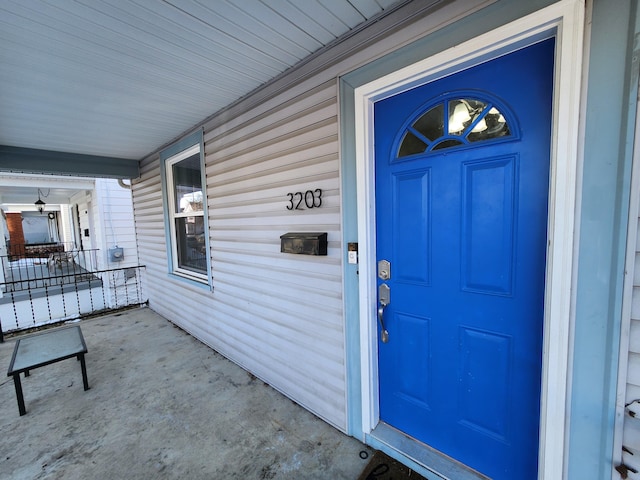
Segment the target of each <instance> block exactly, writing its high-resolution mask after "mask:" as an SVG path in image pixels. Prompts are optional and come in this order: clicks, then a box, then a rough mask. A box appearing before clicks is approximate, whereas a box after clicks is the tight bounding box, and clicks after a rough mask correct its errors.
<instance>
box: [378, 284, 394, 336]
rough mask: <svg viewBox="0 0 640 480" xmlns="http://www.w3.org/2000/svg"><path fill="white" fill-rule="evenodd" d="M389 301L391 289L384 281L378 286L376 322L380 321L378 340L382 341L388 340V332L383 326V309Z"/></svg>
mask: <svg viewBox="0 0 640 480" xmlns="http://www.w3.org/2000/svg"><path fill="white" fill-rule="evenodd" d="M390 302H391V290H390V289H389V285H387V284H386V283H383V284H381V285H380V286H379V287H378V322H380V340H382V343H387V342H388V341H389V332H388V330H387V329H386V328H385V327H384V309H385V308H386V307H387V305H389V303H390Z"/></svg>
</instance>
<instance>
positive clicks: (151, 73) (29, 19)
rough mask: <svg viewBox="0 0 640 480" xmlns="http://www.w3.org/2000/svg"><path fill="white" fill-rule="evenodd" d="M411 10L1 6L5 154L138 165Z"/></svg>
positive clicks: (284, 1) (19, 0)
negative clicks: (323, 53)
mask: <svg viewBox="0 0 640 480" xmlns="http://www.w3.org/2000/svg"><path fill="white" fill-rule="evenodd" d="M402 3H406V1H397V0H209V1H206V0H130V1H123V0H100V1H98V0H56V1H45V0H29V1H24V0H0V146H1V145H4V146H9V147H21V148H30V149H42V150H49V151H59V152H68V153H79V154H87V155H98V156H106V157H115V158H121V159H122V158H124V159H132V160H138V159H140V158H142V157H143V156H145V155H146V154H148V153H150V152H152V151H154V150H156V149H157V148H159V147H160V146H162V145H164V144H166V143H167V142H169V141H171V140H172V139H174V138H175V137H177V136H178V135H180V134H181V133H183V132H185V131H187V130H189V129H190V128H192V127H194V126H195V125H197V124H198V123H200V122H202V121H203V120H204V119H205V118H207V117H208V116H210V115H211V114H213V113H215V112H216V111H218V110H220V109H222V108H224V107H226V106H228V105H229V104H231V103H233V102H234V101H236V100H237V99H239V98H241V97H243V96H245V95H246V94H248V93H249V92H251V91H252V90H254V89H256V88H258V87H259V86H260V85H262V84H264V83H265V82H268V81H269V80H271V79H273V78H274V77H276V76H278V75H279V74H281V73H282V72H284V71H285V70H287V69H288V68H290V67H291V66H293V65H295V64H297V63H299V62H301V61H302V60H304V59H305V58H308V57H309V56H310V55H313V54H314V52H317V51H319V50H321V49H323V47H326V46H327V45H329V44H331V43H332V42H335V41H336V40H337V39H338V38H340V37H341V36H343V35H348V34H349V33H350V32H354V31H356V30H357V29H358V28H359V26H361V25H363V24H365V23H366V22H367V21H370V20H372V19H375V17H377V16H379V15H382V14H384V13H385V12H388V11H389V10H390V9H392V8H394V6H397V5H399V4H402ZM0 167H1V165H0Z"/></svg>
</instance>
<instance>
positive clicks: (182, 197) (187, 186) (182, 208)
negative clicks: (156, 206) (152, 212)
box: [171, 152, 203, 213]
mask: <svg viewBox="0 0 640 480" xmlns="http://www.w3.org/2000/svg"><path fill="white" fill-rule="evenodd" d="M171 170H172V175H173V185H174V187H173V188H174V198H175V199H176V205H175V206H174V208H175V209H176V210H175V211H176V213H183V212H184V213H187V212H202V202H203V197H202V175H201V174H200V152H198V153H196V154H194V155H192V156H190V157H188V158H185V159H184V160H180V161H179V162H176V163H175V164H174V165H173V167H172V169H171Z"/></svg>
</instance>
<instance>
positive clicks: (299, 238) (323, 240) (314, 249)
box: [280, 232, 327, 255]
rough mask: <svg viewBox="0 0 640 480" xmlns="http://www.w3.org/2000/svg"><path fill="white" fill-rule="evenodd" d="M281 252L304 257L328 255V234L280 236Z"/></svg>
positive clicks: (312, 233) (305, 233)
mask: <svg viewBox="0 0 640 480" xmlns="http://www.w3.org/2000/svg"><path fill="white" fill-rule="evenodd" d="M280 251H281V252H282V253H299V254H302V255H326V254H327V234H326V233H316V232H299V233H296V232H289V233H285V234H284V235H280Z"/></svg>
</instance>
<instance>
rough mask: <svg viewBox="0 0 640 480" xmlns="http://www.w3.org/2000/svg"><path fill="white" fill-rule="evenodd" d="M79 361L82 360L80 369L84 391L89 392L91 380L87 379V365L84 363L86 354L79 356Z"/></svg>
mask: <svg viewBox="0 0 640 480" xmlns="http://www.w3.org/2000/svg"><path fill="white" fill-rule="evenodd" d="M78 360H80V368H82V383H83V384H84V389H85V390H89V380H88V379H87V364H86V363H85V361H84V353H81V354H80V355H78Z"/></svg>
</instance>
